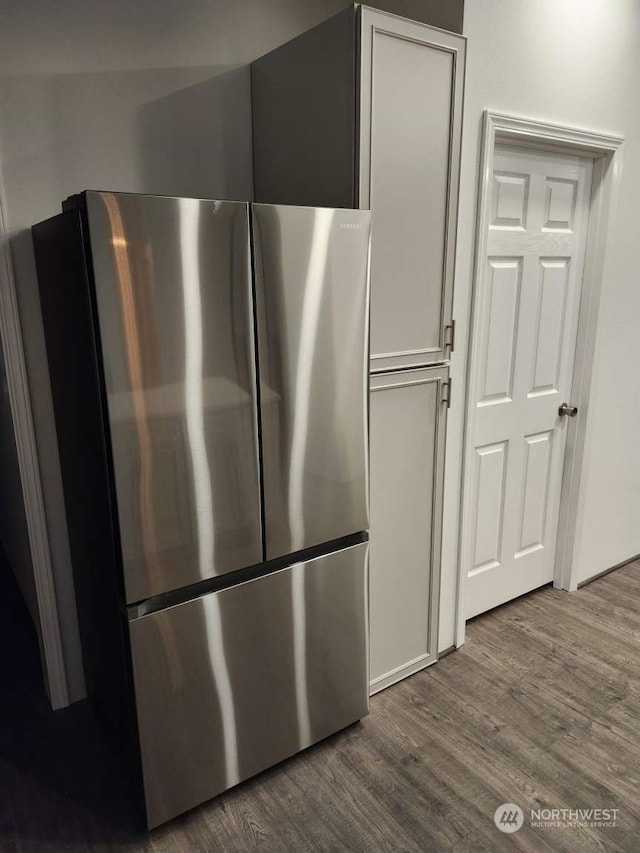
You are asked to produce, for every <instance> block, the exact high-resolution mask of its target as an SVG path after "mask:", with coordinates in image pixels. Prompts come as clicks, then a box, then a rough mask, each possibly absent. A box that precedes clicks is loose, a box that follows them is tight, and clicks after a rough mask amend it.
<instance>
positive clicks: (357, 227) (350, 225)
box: [340, 222, 362, 231]
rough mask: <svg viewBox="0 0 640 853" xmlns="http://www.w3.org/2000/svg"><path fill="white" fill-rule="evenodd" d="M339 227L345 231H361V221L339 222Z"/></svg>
mask: <svg viewBox="0 0 640 853" xmlns="http://www.w3.org/2000/svg"><path fill="white" fill-rule="evenodd" d="M340 228H343V229H344V230H345V231H362V223H361V222H341V223H340Z"/></svg>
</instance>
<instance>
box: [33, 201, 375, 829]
mask: <svg viewBox="0 0 640 853" xmlns="http://www.w3.org/2000/svg"><path fill="white" fill-rule="evenodd" d="M32 231H33V238H34V247H35V253H36V264H37V271H38V278H39V285H40V296H41V305H42V315H43V322H44V329H45V338H46V346H47V356H48V362H49V372H50V377H51V387H52V396H53V404H54V413H55V419H56V429H57V437H58V445H59V454H60V461H61V470H62V475H63V486H64V496H65V507H66V513H67V517H68V525H69V536H70V543H71V549H72V560H73V569H74V578H75V586H76V594H77V604H78V612H79V620H80V629H81V635H82V643H83V655H84V662H85V672H86V679H87V685H88V691H89V694H90V696H91V697H92V698H93V699H94V701H95V704H96V707H97V708H98V709H99V711H100V712H101V714H102V715H103V716H104V717H106V718H107V720H108V721H109V723H110V725H111V727H112V729H113V730H114V731H116V732H117V733H118V734H119V735H120V738H121V742H122V743H123V744H124V745H126V749H125V753H126V755H127V757H128V760H129V762H130V764H129V766H130V768H131V772H132V773H133V774H134V777H133V778H134V781H135V782H136V785H135V786H134V787H135V788H136V790H138V791H139V792H140V799H141V802H140V807H141V809H143V810H144V815H145V820H146V825H147V826H148V827H153V826H156V825H158V824H160V823H162V822H164V821H166V820H168V819H169V818H171V817H173V816H174V815H177V814H179V813H181V812H183V811H185V810H187V809H189V808H191V807H192V806H195V805H197V804H198V803H201V802H203V801H204V800H206V799H209V798H210V797H212V796H214V795H216V794H217V793H219V792H221V791H223V790H225V789H227V788H229V787H231V786H233V785H235V784H236V783H238V782H239V781H241V780H243V779H246V778H248V777H250V776H252V775H253V774H255V773H257V772H259V771H260V770H263V769H264V768H266V767H268V766H270V765H272V764H274V763H276V762H278V761H280V760H281V759H283V758H285V757H287V756H289V755H292V754H293V753H295V752H297V751H298V750H300V749H302V748H304V747H306V746H308V745H309V744H311V743H314V742H316V741H318V740H319V739H321V738H323V737H325V736H327V735H329V734H331V733H333V732H335V731H337V730H339V729H341V728H343V727H344V726H346V725H348V724H350V723H352V722H354V721H356V720H358V719H359V718H361V717H362V716H364V715H365V714H367V712H368V693H369V691H368V672H367V669H368V665H367V642H368V640H367V632H368V626H367V619H368V617H367V552H368V544H367V539H368V537H367V532H366V531H367V528H368V439H367V373H368V319H367V318H368V267H369V214H368V213H367V212H364V211H352V210H342V209H341V210H334V209H327V208H324V209H323V208H298V207H285V206H276V205H262V204H253V205H248V204H244V203H237V202H227V201H211V200H198V199H186V198H184V199H182V198H168V197H160V196H142V195H135V194H126V193H111V192H93V191H87V192H84V193H82V194H80V195H78V196H72V197H71V198H70V199H68V200H67V201H66V202H65V203H64V204H63V212H62V213H60V214H59V215H57V216H55V217H53V218H52V219H49V220H47V221H45V222H42V223H40V224H39V225H36V226H34V228H33V229H32Z"/></svg>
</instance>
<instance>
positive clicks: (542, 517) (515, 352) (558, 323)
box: [463, 146, 592, 618]
mask: <svg viewBox="0 0 640 853" xmlns="http://www.w3.org/2000/svg"><path fill="white" fill-rule="evenodd" d="M591 170H592V162H591V160H588V159H586V158H580V157H576V156H568V155H561V154H555V153H549V152H542V151H536V150H533V149H526V148H516V147H512V148H509V147H506V146H505V147H502V146H496V149H495V157H494V173H493V182H492V184H493V185H492V195H491V213H490V218H489V234H488V240H487V256H486V260H485V265H484V277H483V281H482V282H481V284H480V288H479V292H478V303H477V307H476V311H477V312H478V316H477V318H476V326H475V329H476V332H475V342H474V355H473V365H472V378H471V385H470V393H471V394H472V401H473V403H472V407H471V408H472V411H471V416H470V419H469V429H470V434H471V436H472V438H473V443H472V447H471V452H470V453H469V454H468V460H467V465H466V474H465V477H466V484H465V485H466V489H465V494H466V497H465V527H464V530H465V532H464V537H465V540H464V547H463V559H464V560H465V563H466V574H467V578H466V588H465V592H464V595H465V602H466V616H467V618H469V617H471V616H475V615H476V614H478V613H482V612H483V611H485V610H489V609H490V608H492V607H496V606H497V605H499V604H502V603H504V602H505V601H509V600H510V599H512V598H515V597H516V596H518V595H522V594H523V593H525V592H529V591H530V590H532V589H535V588H536V587H539V586H542V585H543V584H545V583H548V582H549V581H552V580H553V574H554V562H555V543H556V534H557V528H558V512H559V504H560V491H561V486H562V472H563V463H564V452H565V443H566V437H567V429H568V424H569V417H568V416H567V415H564V416H561V415H560V414H559V411H558V410H559V407H560V406H561V404H563V403H571V382H572V373H573V362H574V354H575V346H576V334H577V327H578V312H579V307H580V291H581V285H582V272H583V263H584V253H585V242H586V231H587V220H588V214H589V197H590V192H591ZM579 416H580V415H579V414H578V417H579Z"/></svg>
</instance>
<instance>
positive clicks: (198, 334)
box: [178, 199, 239, 787]
mask: <svg viewBox="0 0 640 853" xmlns="http://www.w3.org/2000/svg"><path fill="white" fill-rule="evenodd" d="M178 203H179V205H180V243H181V247H182V252H181V254H180V257H181V259H182V283H183V284H182V292H183V297H184V326H185V329H184V340H185V408H186V422H187V438H188V442H189V454H190V457H191V471H192V477H193V492H194V500H195V505H196V506H195V515H196V521H197V536H198V552H199V561H200V574H201V576H202V577H207V574H208V570H209V567H210V566H213V565H214V564H215V541H214V528H213V517H214V508H213V495H212V490H211V469H210V467H209V459H208V456H207V445H206V439H205V425H204V412H205V407H204V395H203V389H202V349H203V342H202V304H201V300H200V288H201V282H200V279H199V268H198V232H199V228H198V226H199V221H200V207H199V205H198V206H196V205H194V204H193V203H192V202H190V201H189V199H180V200H179V202H178ZM203 607H204V609H205V612H206V618H205V629H206V635H207V646H208V648H209V661H210V664H211V670H212V677H213V680H214V681H215V682H216V684H217V685H218V696H219V701H220V711H221V716H222V731H223V741H224V759H225V763H224V766H225V768H226V774H227V775H226V784H227V786H228V787H231V786H232V785H235V784H236V783H237V782H238V781H239V775H238V744H237V737H236V725H235V716H234V713H233V698H232V695H231V681H230V679H229V670H228V668H227V661H226V656H225V650H224V637H223V635H222V627H221V623H220V607H219V603H218V598H217V597H216V596H208V597H207V598H206V599H204V600H203Z"/></svg>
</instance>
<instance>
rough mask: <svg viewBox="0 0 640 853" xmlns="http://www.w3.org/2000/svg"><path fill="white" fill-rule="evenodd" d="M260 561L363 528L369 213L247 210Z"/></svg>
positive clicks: (256, 206)
mask: <svg viewBox="0 0 640 853" xmlns="http://www.w3.org/2000/svg"><path fill="white" fill-rule="evenodd" d="M252 223H253V252H254V268H255V280H256V310H257V314H258V354H259V358H258V363H259V374H260V409H261V414H262V419H261V423H262V448H263V474H264V510H265V538H266V551H267V558H269V559H270V558H272V557H278V556H281V555H283V554H287V553H292V552H296V551H299V550H302V549H304V548H308V547H311V546H313V545H318V544H321V543H323V542H328V541H330V540H332V539H337V538H339V537H341V536H346V535H348V534H350V533H354V532H358V531H360V530H366V529H367V527H368V526H369V511H368V480H367V477H368V473H367V469H368V463H367V459H368V453H367V381H368V358H369V339H368V299H369V277H368V270H369V213H368V211H361V210H358V211H354V210H334V209H331V208H311V207H283V206H278V205H262V204H254V205H252Z"/></svg>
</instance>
